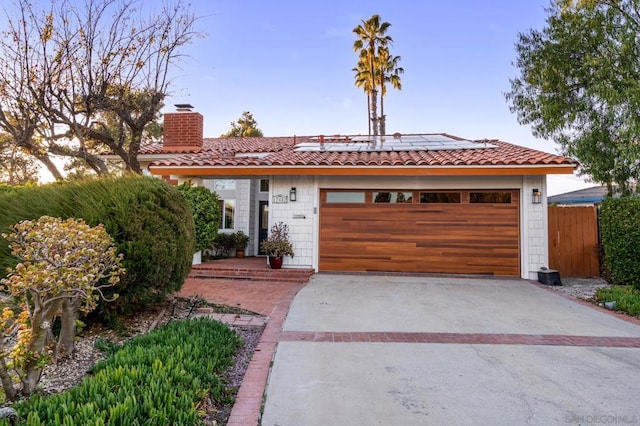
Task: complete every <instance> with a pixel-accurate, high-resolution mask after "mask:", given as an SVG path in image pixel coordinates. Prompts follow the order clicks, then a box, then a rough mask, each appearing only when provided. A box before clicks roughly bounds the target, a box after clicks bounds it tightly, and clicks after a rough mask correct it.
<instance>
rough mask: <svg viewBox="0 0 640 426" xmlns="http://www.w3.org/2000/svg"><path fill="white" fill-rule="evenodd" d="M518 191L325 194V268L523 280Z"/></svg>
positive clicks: (322, 257)
mask: <svg viewBox="0 0 640 426" xmlns="http://www.w3.org/2000/svg"><path fill="white" fill-rule="evenodd" d="M519 198H520V192H519V191H518V190H459V191H428V190H425V191H402V190H399V191H391V192H389V191H388V190H385V191H369V190H367V191H355V190H351V191H344V190H328V189H325V190H321V191H320V201H321V203H320V265H319V269H320V270H321V271H389V272H428V273H451V274H493V275H505V276H519V275H520V250H519V239H520V238H519V234H520V232H519V217H520V215H519Z"/></svg>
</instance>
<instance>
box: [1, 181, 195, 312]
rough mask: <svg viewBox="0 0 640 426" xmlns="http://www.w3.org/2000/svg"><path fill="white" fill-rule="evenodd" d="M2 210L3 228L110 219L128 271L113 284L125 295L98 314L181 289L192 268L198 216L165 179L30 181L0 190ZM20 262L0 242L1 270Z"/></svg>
mask: <svg viewBox="0 0 640 426" xmlns="http://www.w3.org/2000/svg"><path fill="white" fill-rule="evenodd" d="M0 211H2V212H3V214H2V215H0V232H6V231H7V230H8V226H9V225H12V224H14V223H16V222H19V221H21V220H24V219H36V218H38V217H40V216H42V215H49V216H54V217H60V218H62V219H67V218H69V217H75V218H82V219H84V220H85V221H86V222H87V223H88V224H90V225H91V226H95V225H97V224H99V223H102V224H104V225H105V229H106V230H107V232H108V233H109V235H111V237H112V238H113V239H114V241H115V242H116V245H117V247H118V252H120V253H122V254H123V255H124V262H123V266H124V267H125V268H126V269H127V273H126V275H124V276H123V277H122V279H121V281H120V284H119V285H118V286H117V287H116V288H114V289H112V290H110V291H113V292H116V293H118V294H119V295H120V297H119V298H118V299H117V300H116V301H115V302H112V303H101V304H100V305H99V306H98V309H97V310H96V314H99V315H102V316H111V315H112V314H113V313H128V312H132V311H134V310H137V309H139V308H141V307H144V306H145V305H148V304H150V303H155V302H159V301H161V300H163V299H164V297H165V296H166V295H167V294H170V293H173V292H175V291H177V290H179V289H180V287H181V286H182V284H183V283H184V280H185V278H186V276H187V274H188V273H189V270H190V268H191V260H192V257H193V252H194V228H193V217H192V215H191V212H190V210H189V207H188V206H187V204H186V203H185V201H184V198H183V197H181V196H180V194H179V193H178V191H177V190H176V189H175V188H174V187H172V186H171V185H169V184H167V183H166V182H163V181H162V180H160V179H155V178H148V177H142V176H127V177H124V178H102V179H91V180H86V181H77V182H73V183H62V184H60V183H56V184H51V185H46V186H40V187H25V188H21V189H20V190H18V191H15V192H11V193H0ZM16 263H17V262H16V260H15V259H14V258H12V257H11V256H10V254H9V248H8V246H7V244H6V242H4V243H0V268H2V274H1V275H2V276H4V271H5V270H6V267H11V266H15V264H16Z"/></svg>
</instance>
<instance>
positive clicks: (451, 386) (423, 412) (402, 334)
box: [262, 274, 640, 426]
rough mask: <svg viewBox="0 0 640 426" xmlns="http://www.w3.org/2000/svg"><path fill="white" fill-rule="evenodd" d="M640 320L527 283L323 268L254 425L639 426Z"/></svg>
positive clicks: (299, 304) (295, 315) (294, 314)
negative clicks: (352, 272) (330, 271)
mask: <svg viewBox="0 0 640 426" xmlns="http://www.w3.org/2000/svg"><path fill="white" fill-rule="evenodd" d="M639 377H640V326H638V325H636V324H633V323H630V322H627V321H623V320H621V319H618V318H616V317H614V316H611V315H609V314H608V313H604V312H600V311H598V310H595V309H593V308H591V307H588V306H584V305H582V304H579V303H576V302H573V301H571V300H568V299H566V298H563V297H561V296H560V295H558V294H555V293H552V292H550V291H548V290H546V289H543V288H539V287H537V286H535V285H533V284H531V283H529V282H527V281H523V280H505V279H480V278H449V277H446V278H440V277H399V276H375V275H374V276H371V275H329V274H320V275H316V276H314V277H313V278H312V280H311V281H310V282H309V284H307V286H305V287H304V288H303V289H302V290H301V291H300V292H299V293H298V295H297V296H296V298H295V299H294V302H293V304H292V306H291V309H290V311H289V314H288V317H287V320H286V322H285V325H284V331H283V333H282V334H281V336H280V339H279V343H278V348H277V351H276V356H275V360H274V364H273V367H272V370H271V374H270V377H269V382H268V385H267V389H266V402H265V408H264V414H263V417H262V425H263V426H276V425H278V426H303V425H426V424H429V425H430V424H434V425H440V424H446V425H469V424H479V425H486V424H491V425H520V424H531V425H552V424H576V425H578V424H581V425H585V424H640V407H639V406H638V404H637V401H638V391H639V390H640V384H639V383H640V382H639V381H638V378H639Z"/></svg>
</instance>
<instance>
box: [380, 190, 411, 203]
mask: <svg viewBox="0 0 640 426" xmlns="http://www.w3.org/2000/svg"><path fill="white" fill-rule="evenodd" d="M373 202H374V203H412V202H413V192H374V193H373Z"/></svg>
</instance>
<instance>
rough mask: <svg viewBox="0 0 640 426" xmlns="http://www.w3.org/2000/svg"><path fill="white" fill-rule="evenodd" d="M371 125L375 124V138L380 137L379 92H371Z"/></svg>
mask: <svg viewBox="0 0 640 426" xmlns="http://www.w3.org/2000/svg"><path fill="white" fill-rule="evenodd" d="M371 123H372V124H373V136H378V134H379V131H378V130H379V129H378V91H377V90H376V89H374V90H372V91H371Z"/></svg>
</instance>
